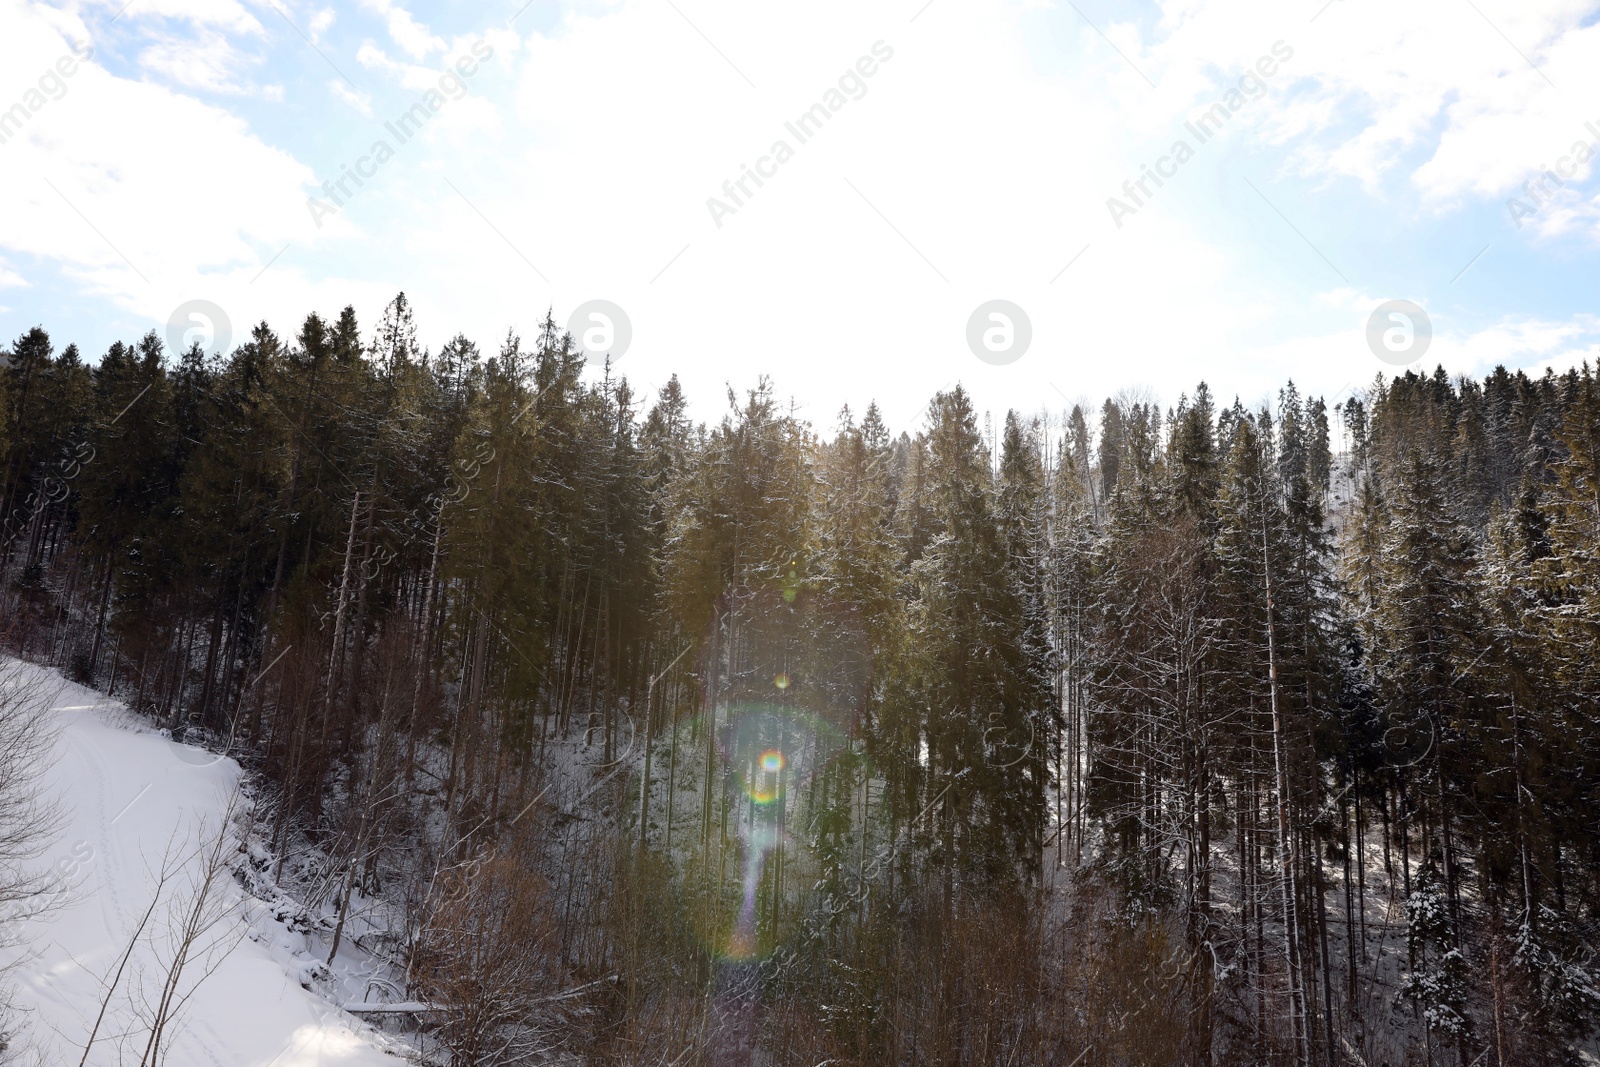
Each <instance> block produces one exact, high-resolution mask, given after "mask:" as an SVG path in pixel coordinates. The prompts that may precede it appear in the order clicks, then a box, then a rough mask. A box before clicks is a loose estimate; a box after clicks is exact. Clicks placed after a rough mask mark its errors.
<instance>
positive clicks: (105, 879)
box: [0, 660, 404, 1067]
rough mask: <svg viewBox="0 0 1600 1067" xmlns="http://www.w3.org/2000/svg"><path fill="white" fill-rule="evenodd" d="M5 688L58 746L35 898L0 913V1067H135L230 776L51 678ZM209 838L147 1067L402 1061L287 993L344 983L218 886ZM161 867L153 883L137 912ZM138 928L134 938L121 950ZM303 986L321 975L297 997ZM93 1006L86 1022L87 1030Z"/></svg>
mask: <svg viewBox="0 0 1600 1067" xmlns="http://www.w3.org/2000/svg"><path fill="white" fill-rule="evenodd" d="M9 662H10V661H3V660H0V664H9ZM5 675H10V676H11V677H10V684H20V685H22V686H25V687H26V688H27V689H28V690H30V691H31V692H33V693H35V694H37V695H38V696H39V697H41V698H44V699H48V700H49V706H50V707H51V708H52V709H54V711H53V717H54V718H55V719H56V721H57V722H58V723H59V728H60V733H59V736H58V737H57V739H56V744H55V749H54V763H53V765H52V766H51V768H50V769H49V772H48V774H47V775H46V778H45V786H46V789H47V790H48V791H49V792H50V793H51V794H53V796H54V797H55V799H56V800H57V802H58V804H59V806H60V809H61V816H62V818H61V822H60V825H59V827H58V830H57V832H56V833H55V835H54V838H55V843H54V844H53V845H52V846H51V847H50V849H49V851H48V853H46V854H45V855H44V856H43V857H42V858H41V865H48V867H49V871H50V877H51V879H52V882H53V888H52V890H51V891H50V892H49V893H47V894H46V895H45V896H44V897H43V898H36V899H35V901H33V902H31V904H30V906H29V907H28V908H26V909H23V910H22V913H21V914H16V909H13V913H12V914H9V915H0V921H3V922H5V927H6V928H5V931H4V932H5V933H6V934H7V935H8V936H7V938H6V940H7V942H10V941H12V940H17V939H18V938H19V935H20V944H18V945H16V946H14V947H11V948H7V949H0V965H4V964H6V963H14V964H16V967H15V969H14V970H13V971H12V972H11V974H10V975H9V979H10V981H11V982H12V983H13V984H14V985H15V986H16V989H15V993H14V999H15V1006H16V1007H17V1008H18V1009H19V1010H20V1013H21V1016H22V1018H21V1022H22V1025H23V1027H24V1030H23V1033H22V1035H21V1040H20V1041H19V1042H18V1047H16V1048H14V1049H13V1050H12V1052H11V1053H9V1054H0V1059H4V1058H6V1055H10V1056H12V1057H13V1058H14V1061H15V1062H18V1063H23V1064H28V1063H34V1062H37V1063H40V1064H49V1065H69V1067H70V1065H74V1064H77V1063H79V1061H80V1059H81V1058H82V1056H83V1050H84V1045H85V1043H86V1042H87V1041H88V1039H89V1035H90V1033H91V1031H95V1032H96V1034H97V1036H96V1038H95V1041H94V1044H93V1047H92V1049H91V1050H90V1054H89V1057H88V1062H89V1063H90V1064H105V1065H113V1064H122V1063H139V1062H140V1060H141V1057H142V1054H143V1052H144V1050H145V1048H146V1047H147V1044H148V1036H149V1031H150V1019H151V1018H153V1017H154V1016H155V1015H156V1014H157V1012H156V1006H157V1005H159V1004H160V1002H161V1000H162V987H163V985H164V984H166V983H167V981H168V977H169V975H170V973H171V963H172V960H173V959H174V957H175V955H176V952H177V948H178V946H179V944H180V943H181V941H182V938H180V937H177V936H175V933H176V931H177V930H179V929H180V928H181V927H182V926H183V924H184V921H185V920H186V918H188V917H189V916H190V915H193V914H195V911H194V908H193V905H194V903H195V897H196V893H195V892H194V887H195V884H196V882H197V880H198V878H199V876H200V875H201V873H203V870H204V868H205V860H206V854H207V853H206V849H205V847H204V846H205V845H206V844H207V842H213V843H214V842H215V840H216V837H215V835H216V833H217V830H218V827H219V826H220V825H221V823H222V822H223V817H224V814H225V810H226V807H227V804H228V800H229V797H230V796H231V795H232V794H233V792H234V790H235V787H236V786H237V784H238V782H239V778H240V769H239V766H238V764H236V763H235V762H234V761H233V760H231V759H219V758H218V757H217V756H215V755H213V754H212V753H209V752H206V751H204V750H202V749H198V748H193V747H190V746H186V745H181V744H176V743H174V742H172V741H171V740H169V739H167V738H166V737H164V736H163V735H161V734H160V733H157V732H156V731H154V730H152V729H151V728H149V727H148V726H147V725H145V724H144V723H142V722H140V721H138V720H136V719H134V718H133V717H132V716H131V715H130V714H129V713H128V712H127V710H126V709H125V708H124V706H123V705H122V704H120V703H118V702H115V701H112V700H109V699H107V698H106V697H105V696H104V695H102V694H98V693H95V692H93V691H91V690H88V689H85V688H83V687H81V686H77V685H73V684H71V683H68V682H65V681H64V680H63V679H62V677H61V676H60V675H59V674H58V673H56V672H54V671H48V670H44V669H42V668H37V667H31V666H22V667H21V668H20V670H19V671H15V672H12V671H0V677H3V676H5ZM0 684H5V683H4V682H3V681H0ZM243 807H244V808H246V809H247V808H248V804H247V803H246V804H244V805H243ZM237 821H238V820H236V822H237ZM227 833H228V834H229V835H230V836H229V838H228V840H227V841H226V843H225V845H224V847H223V849H222V850H221V852H220V855H221V856H222V857H223V858H224V859H225V860H226V862H227V864H228V865H229V868H230V869H228V870H227V871H224V872H223V873H222V876H221V877H220V878H219V879H218V880H217V883H216V884H217V891H216V893H215V894H214V899H213V904H212V906H211V908H210V911H209V915H208V916H203V917H209V918H214V919H215V921H214V922H213V923H212V924H210V925H209V926H206V927H205V928H204V929H203V930H201V931H200V933H199V935H198V936H197V937H196V938H194V939H193V940H194V944H193V947H192V949H191V951H190V953H189V957H188V960H187V963H186V965H185V967H184V968H183V970H182V972H181V973H180V974H179V976H178V978H177V981H176V982H175V983H173V985H172V991H171V993H170V995H169V996H168V997H167V1000H168V1002H169V1003H171V1004H172V1005H173V1006H174V1007H175V1008H176V1009H177V1010H176V1012H175V1017H174V1019H173V1021H172V1022H169V1023H168V1025H167V1029H166V1031H165V1037H164V1040H163V1042H162V1043H163V1045H164V1046H165V1047H164V1048H163V1049H162V1052H163V1053H164V1055H163V1056H162V1057H161V1062H162V1063H164V1064H166V1065H168V1067H217V1065H229V1067H232V1065H241V1067H269V1065H270V1067H324V1065H326V1067H333V1065H339V1067H358V1065H366V1064H385V1065H393V1064H395V1063H397V1062H400V1061H398V1060H397V1059H396V1058H395V1055H396V1054H397V1053H400V1052H402V1051H404V1050H403V1049H402V1048H401V1047H400V1046H396V1045H394V1043H393V1042H392V1040H390V1039H386V1038H385V1037H383V1035H380V1034H378V1033H377V1032H376V1031H373V1030H372V1029H370V1028H369V1027H367V1026H365V1025H364V1024H363V1023H361V1022H359V1021H358V1020H356V1019H355V1018H354V1017H353V1016H351V1015H348V1014H346V1013H344V1012H343V1011H341V1010H340V1009H339V1007H338V1006H337V1005H336V1004H335V1003H332V1002H330V1001H329V1000H327V999H324V998H323V997H321V996H319V995H317V993H316V992H313V991H311V989H308V988H306V987H303V986H302V984H301V982H302V981H305V982H306V983H307V985H308V986H313V987H321V988H328V989H331V990H332V991H333V992H334V995H339V994H340V993H343V992H344V991H345V990H348V989H349V988H350V985H351V983H350V982H348V981H336V980H335V981H331V982H330V981H329V980H328V979H327V977H326V969H325V968H323V967H322V965H321V963H320V962H318V961H317V959H316V957H315V950H316V949H317V948H318V947H319V946H318V943H317V942H316V941H315V940H314V939H313V938H310V937H308V936H306V935H305V934H297V933H293V932H291V930H290V928H289V927H288V926H286V925H285V924H284V922H282V921H281V918H282V916H283V912H284V909H283V908H282V907H281V906H280V907H274V906H272V905H269V904H268V903H266V902H264V901H263V900H260V899H258V898H257V897H256V896H253V895H251V894H249V893H247V892H245V890H244V889H243V888H242V885H241V880H240V878H239V877H238V876H237V874H236V870H235V868H239V867H240V866H241V865H242V863H243V859H244V857H243V855H242V854H241V853H240V852H239V850H238V841H239V837H238V835H239V827H238V825H234V826H230V827H228V829H227ZM164 866H165V867H166V869H167V878H166V881H165V884H164V886H162V891H161V894H160V899H159V900H157V901H156V905H155V907H154V909H152V908H151V902H152V898H154V897H155V896H156V890H157V885H158V882H159V881H160V879H161V874H162V870H163V867H164ZM40 904H49V905H50V906H49V907H48V908H47V909H46V910H45V911H44V913H42V914H29V913H28V912H29V911H33V910H35V909H36V908H37V907H38V905H40ZM147 913H148V919H146V915H147ZM141 922H143V932H142V934H140V935H139V937H138V938H137V939H134V934H135V931H136V930H139V928H140V926H141ZM130 939H134V947H133V950H132V952H131V953H129V944H130ZM323 954H324V955H325V952H324V953H323ZM125 955H126V956H127V957H128V958H127V960H126V963H124V962H123V958H124V956H125ZM340 963H341V964H343V963H344V954H343V953H341V956H340ZM119 969H120V975H119V974H118V972H119ZM208 971H209V972H210V973H209V974H208V973H207V972H208ZM314 975H321V976H324V977H322V978H321V979H320V980H319V981H314V980H313V977H312V976H314ZM114 978H115V979H116V985H115V988H114V989H111V995H110V997H109V999H107V997H106V992H107V989H108V987H110V986H111V984H112V980H113V979H114ZM103 1003H104V1004H105V1014H104V1018H103V1019H102V1020H101V1021H100V1022H99V1025H98V1028H97V1029H96V1017H97V1015H99V1014H100V1012H101V1010H102V1004H103ZM385 1048H387V1049H388V1050H389V1051H388V1052H387V1053H386V1052H385V1051H384V1049H385Z"/></svg>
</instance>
